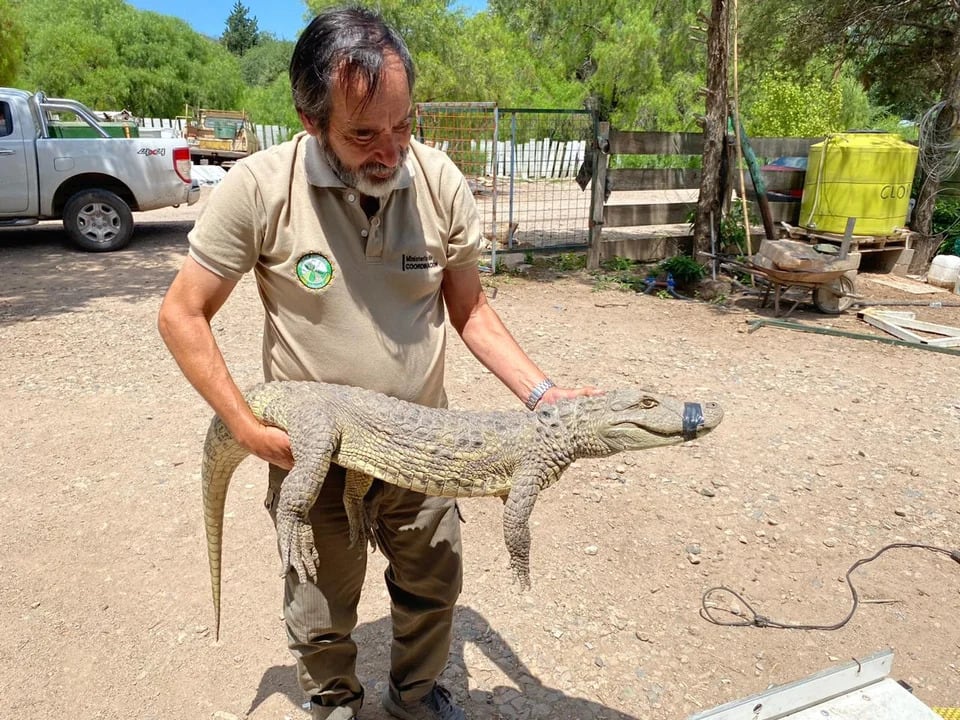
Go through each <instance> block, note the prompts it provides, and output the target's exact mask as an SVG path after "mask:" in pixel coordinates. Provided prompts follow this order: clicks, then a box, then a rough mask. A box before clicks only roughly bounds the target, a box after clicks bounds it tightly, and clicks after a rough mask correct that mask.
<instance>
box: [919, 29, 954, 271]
mask: <svg viewBox="0 0 960 720" xmlns="http://www.w3.org/2000/svg"><path fill="white" fill-rule="evenodd" d="M953 49H954V52H953V62H952V63H950V69H949V71H948V74H947V76H946V77H945V78H944V87H943V98H944V100H945V101H946V102H947V103H948V106H947V107H944V109H943V110H942V111H941V113H940V116H941V117H949V118H951V119H952V120H953V122H954V126H953V127H951V128H943V129H942V130H943V131H944V132H945V133H946V134H947V136H948V137H949V136H950V134H956V133H957V131H958V128H957V126H956V119H957V118H960V27H954V28H953ZM940 130H941V128H938V132H937V133H936V134H937V135H938V136H939V135H941V132H940ZM921 140H922V138H921ZM918 172H921V173H922V170H918ZM942 179H943V178H939V177H932V176H925V175H924V174H921V177H920V181H921V182H920V193H919V194H918V195H917V204H916V207H914V209H913V218H912V219H911V222H910V227H911V228H912V229H913V230H914V232H916V233H918V235H919V237H918V238H917V239H916V240H915V241H914V244H913V260H911V261H910V272H911V273H913V274H915V275H921V274H923V273H925V272H926V271H927V268H929V267H930V261H931V260H933V256H934V255H935V254H936V252H937V248H938V247H940V240H941V238H940V236H939V235H934V234H933V211H934V209H935V207H936V204H937V193H938V192H939V191H940V181H941V180H942Z"/></svg>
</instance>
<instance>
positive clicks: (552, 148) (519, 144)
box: [416, 103, 596, 263]
mask: <svg viewBox="0 0 960 720" xmlns="http://www.w3.org/2000/svg"><path fill="white" fill-rule="evenodd" d="M416 132H417V137H418V139H419V140H420V141H421V142H424V143H426V144H428V145H432V146H434V147H437V148H439V149H441V150H443V151H444V152H446V153H447V154H448V155H449V156H450V158H451V159H452V160H453V161H454V162H455V163H456V164H457V166H458V167H459V168H460V170H461V172H463V174H464V176H466V178H467V183H468V184H469V186H470V188H471V190H472V191H473V195H474V197H475V199H476V201H477V206H478V209H479V210H480V214H481V220H482V222H483V235H484V239H485V245H486V248H487V249H488V250H489V251H490V252H491V254H492V255H493V257H494V260H493V262H494V263H495V262H496V260H495V256H496V252H497V251H498V250H499V251H509V252H545V251H558V250H566V249H582V248H585V247H587V245H588V241H589V223H590V212H591V193H590V192H587V191H586V187H587V182H588V181H589V172H587V170H588V169H589V166H590V161H591V158H590V157H589V154H588V150H589V148H590V145H591V142H592V140H593V138H594V137H595V136H596V126H595V119H594V116H593V115H592V114H591V113H590V112H589V111H586V110H546V109H534V108H498V107H497V106H496V104H494V103H420V104H418V105H417V129H416ZM578 178H579V182H578Z"/></svg>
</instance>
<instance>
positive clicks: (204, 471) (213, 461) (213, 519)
mask: <svg viewBox="0 0 960 720" xmlns="http://www.w3.org/2000/svg"><path fill="white" fill-rule="evenodd" d="M203 447H204V453H203V463H202V465H201V469H200V478H201V485H202V487H203V522H204V526H205V529H206V533H207V559H208V560H209V563H210V586H211V588H212V589H213V617H214V637H215V638H216V639H217V640H219V639H220V565H221V557H222V554H223V509H224V506H225V505H226V501H227V488H229V487H230V478H232V477H233V473H234V471H235V470H236V469H237V466H238V465H240V463H241V462H243V460H244V458H246V457H247V456H248V455H249V454H250V453H249V451H247V450H246V448H244V447H243V446H242V445H240V443H238V442H237V441H236V440H234V439H233V435H231V434H230V431H229V430H227V426H226V425H224V424H223V421H222V420H221V419H220V418H219V416H214V418H213V420H212V421H211V422H210V427H209V429H208V430H207V438H206V440H205V442H204V446H203Z"/></svg>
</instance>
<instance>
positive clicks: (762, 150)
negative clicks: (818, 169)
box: [750, 137, 823, 158]
mask: <svg viewBox="0 0 960 720" xmlns="http://www.w3.org/2000/svg"><path fill="white" fill-rule="evenodd" d="M822 141H823V138H771V137H758V138H755V137H751V138H750V146H751V147H752V148H753V152H754V153H755V154H757V155H759V156H761V157H765V158H776V157H807V155H809V154H810V146H811V145H813V144H814V143H818V142H822Z"/></svg>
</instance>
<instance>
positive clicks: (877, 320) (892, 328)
mask: <svg viewBox="0 0 960 720" xmlns="http://www.w3.org/2000/svg"><path fill="white" fill-rule="evenodd" d="M861 318H862V319H863V321H864V322H866V323H868V324H870V325H873V326H874V327H875V328H880V329H881V330H883V331H884V332H887V333H890V334H891V335H893V336H894V337H895V338H899V339H901V340H906V341H907V342H912V343H917V344H918V345H921V344H922V343H923V338H922V337H921V336H920V335H917V334H916V333H912V332H910V331H909V330H905V329H903V328H902V327H900V326H899V325H898V324H897V323H895V322H892V321H890V320H885V319H884V318H882V317H880V316H879V315H876V314H873V313H868V312H865V313H863V314H862V315H861Z"/></svg>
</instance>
